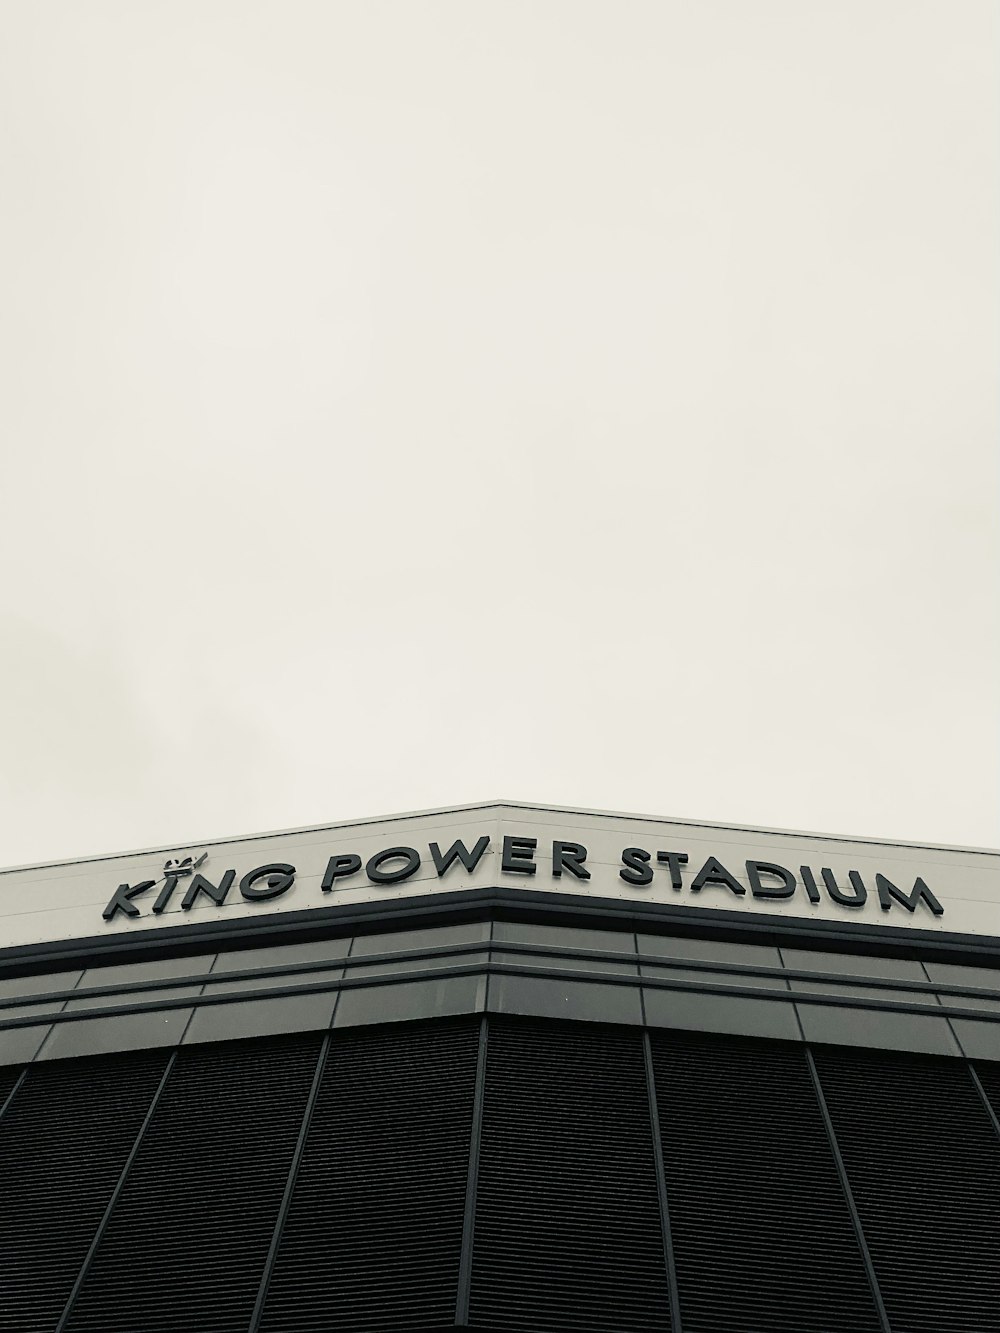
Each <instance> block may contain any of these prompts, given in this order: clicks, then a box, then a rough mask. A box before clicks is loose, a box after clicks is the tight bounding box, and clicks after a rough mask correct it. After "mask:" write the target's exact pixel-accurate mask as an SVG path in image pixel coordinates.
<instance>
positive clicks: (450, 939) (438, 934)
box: [351, 921, 490, 958]
mask: <svg viewBox="0 0 1000 1333" xmlns="http://www.w3.org/2000/svg"><path fill="white" fill-rule="evenodd" d="M489 938H490V923H489V922H488V921H465V922H460V923H458V924H456V925H451V926H448V925H443V926H426V927H423V928H421V929H418V930H392V931H379V932H377V933H376V934H372V935H356V936H355V937H354V941H353V943H352V945H351V957H352V958H358V957H361V956H364V955H369V954H383V953H408V952H411V951H412V952H416V953H420V952H421V951H423V950H427V949H446V948H450V947H456V946H461V945H467V944H484V943H485V942H486V941H487V940H488V939H489Z"/></svg>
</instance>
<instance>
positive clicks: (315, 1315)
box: [261, 1018, 479, 1333]
mask: <svg viewBox="0 0 1000 1333" xmlns="http://www.w3.org/2000/svg"><path fill="white" fill-rule="evenodd" d="M478 1035H479V1020H478V1019H477V1018H473V1019H469V1020H466V1019H461V1020H456V1021H442V1022H437V1023H407V1024H396V1025H393V1026H391V1027H387V1028H386V1027H384V1028H381V1029H376V1028H364V1029H358V1030H355V1031H352V1032H350V1033H348V1034H346V1035H343V1036H338V1037H337V1038H336V1039H335V1040H334V1042H333V1044H332V1045H331V1048H330V1053H329V1057H328V1059H327V1064H326V1069H325V1071H324V1075H323V1081H322V1084H321V1087H320V1090H319V1095H318V1097H317V1100H316V1105H315V1109H314V1111H313V1116H312V1120H311V1122H310V1127H309V1136H308V1139H307V1142H306V1146H305V1151H304V1153H303V1157H302V1162H301V1166H300V1169H299V1173H298V1178H297V1180H296V1183H295V1190H294V1193H293V1196H292V1203H291V1207H290V1209H289V1213H288V1219H287V1223H286V1225H285V1229H284V1235H283V1238H282V1243H281V1247H280V1249H279V1252H278V1257H277V1261H276V1264H275V1269H274V1276H273V1279H272V1281H271V1285H270V1289H269V1291H268V1296H267V1301H266V1303H265V1307H264V1316H263V1320H262V1324H261V1327H262V1329H263V1330H264V1333H306V1331H307V1330H309V1331H310V1333H315V1331H316V1330H321V1329H324V1330H325V1329H337V1330H338V1333H352V1331H353V1330H362V1329H364V1330H379V1329H413V1328H415V1327H425V1328H428V1327H435V1328H436V1327H441V1328H445V1327H448V1326H451V1325H453V1324H454V1319H455V1301H456V1291H457V1283H458V1269H459V1259H460V1254H461V1242H462V1220H463V1213H464V1208H465V1191H466V1180H467V1175H468V1165H469V1142H470V1133H471V1126H472V1106H473V1096H474V1090H475V1075H476V1055H477V1051H478Z"/></svg>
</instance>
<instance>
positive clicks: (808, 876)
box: [799, 866, 819, 903]
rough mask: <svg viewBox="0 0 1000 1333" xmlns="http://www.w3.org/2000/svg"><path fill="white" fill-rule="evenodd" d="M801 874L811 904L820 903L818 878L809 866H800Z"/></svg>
mask: <svg viewBox="0 0 1000 1333" xmlns="http://www.w3.org/2000/svg"><path fill="white" fill-rule="evenodd" d="M799 874H800V875H801V876H802V883H803V884H804V885H805V886H806V896H807V897H808V899H809V901H810V902H811V903H818V902H819V888H818V887H817V884H816V876H815V875H814V874H813V872H812V871H811V870H810V869H809V867H808V866H799Z"/></svg>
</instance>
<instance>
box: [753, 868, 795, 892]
mask: <svg viewBox="0 0 1000 1333" xmlns="http://www.w3.org/2000/svg"><path fill="white" fill-rule="evenodd" d="M761 875H770V876H771V877H772V878H773V879H780V880H781V883H780V884H763V883H761V878H760V877H761ZM747 879H749V881H750V892H751V893H752V894H753V896H754V897H755V898H790V897H791V896H792V894H793V893H794V892H795V884H796V880H795V876H794V875H793V874H792V872H791V871H790V870H786V869H785V867H784V866H776V865H775V864H774V863H773V862H772V861H748V862H747Z"/></svg>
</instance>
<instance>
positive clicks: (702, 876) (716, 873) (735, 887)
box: [691, 856, 746, 898]
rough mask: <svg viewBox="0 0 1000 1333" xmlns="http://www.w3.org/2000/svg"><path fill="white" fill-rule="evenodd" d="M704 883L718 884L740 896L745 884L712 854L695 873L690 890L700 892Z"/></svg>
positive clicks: (744, 890)
mask: <svg viewBox="0 0 1000 1333" xmlns="http://www.w3.org/2000/svg"><path fill="white" fill-rule="evenodd" d="M706 884H707V885H715V884H719V885H721V886H722V887H723V888H726V889H731V890H732V892H733V893H735V894H738V895H739V897H741V898H742V897H743V895H744V894H745V893H746V886H745V885H743V884H741V883H740V882H739V880H738V879H736V877H735V876H734V875H731V874H730V873H729V871H728V870H727V869H726V867H725V866H724V865H723V864H722V862H721V861H719V860H717V858H716V857H714V856H710V857H709V858H708V860H707V861H706V862H705V864H704V865H703V866H702V868H701V869H700V870H699V871H698V873H697V875H695V877H694V879H693V880H692V882H691V892H692V893H700V892H701V891H702V889H703V888H704V887H705V885H706Z"/></svg>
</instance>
